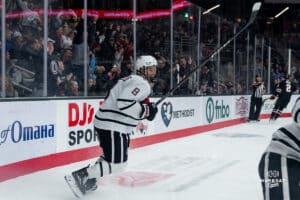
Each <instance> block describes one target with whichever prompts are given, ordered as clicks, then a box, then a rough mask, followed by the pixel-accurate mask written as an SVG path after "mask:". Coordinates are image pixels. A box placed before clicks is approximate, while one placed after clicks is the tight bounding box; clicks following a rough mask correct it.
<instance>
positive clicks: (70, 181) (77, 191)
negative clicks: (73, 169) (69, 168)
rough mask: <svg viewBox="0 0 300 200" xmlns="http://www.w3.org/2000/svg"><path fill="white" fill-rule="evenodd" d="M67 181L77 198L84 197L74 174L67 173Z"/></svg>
mask: <svg viewBox="0 0 300 200" xmlns="http://www.w3.org/2000/svg"><path fill="white" fill-rule="evenodd" d="M64 178H65V181H66V182H67V184H68V186H69V188H70V189H71V191H72V193H73V194H74V195H75V196H76V197H77V198H79V199H80V198H82V197H83V194H82V192H81V191H80V189H79V188H78V186H77V185H76V182H75V179H74V178H73V176H72V175H66V176H65V177H64Z"/></svg>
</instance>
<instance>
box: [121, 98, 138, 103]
mask: <svg viewBox="0 0 300 200" xmlns="http://www.w3.org/2000/svg"><path fill="white" fill-rule="evenodd" d="M117 101H124V102H134V101H135V100H130V99H119V98H118V99H117Z"/></svg>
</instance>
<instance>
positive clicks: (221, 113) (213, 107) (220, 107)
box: [205, 97, 230, 123]
mask: <svg viewBox="0 0 300 200" xmlns="http://www.w3.org/2000/svg"><path fill="white" fill-rule="evenodd" d="M205 111H206V120H207V122H208V123H211V122H212V121H213V120H214V119H224V118H228V117H229V115H230V109H229V105H224V102H223V100H221V101H220V100H216V101H215V102H214V100H213V99H212V98H211V97H209V98H208V100H207V102H206V107H205Z"/></svg>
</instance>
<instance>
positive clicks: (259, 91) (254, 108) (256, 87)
mask: <svg viewBox="0 0 300 200" xmlns="http://www.w3.org/2000/svg"><path fill="white" fill-rule="evenodd" d="M265 91H266V89H265V86H264V82H263V81H262V79H261V76H260V75H256V77H255V81H254V83H253V84H252V95H251V103H250V112H249V118H248V121H249V122H250V121H259V119H258V118H259V114H260V111H261V107H262V104H263V100H262V96H263V95H264V94H265Z"/></svg>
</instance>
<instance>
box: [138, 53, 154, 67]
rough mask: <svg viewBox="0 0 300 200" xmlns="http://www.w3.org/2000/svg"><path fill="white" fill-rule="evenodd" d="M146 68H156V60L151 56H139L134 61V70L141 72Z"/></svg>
mask: <svg viewBox="0 0 300 200" xmlns="http://www.w3.org/2000/svg"><path fill="white" fill-rule="evenodd" d="M147 67H157V60H156V58H154V57H153V56H148V55H147V56H140V57H138V59H137V60H136V70H141V69H144V68H147Z"/></svg>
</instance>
